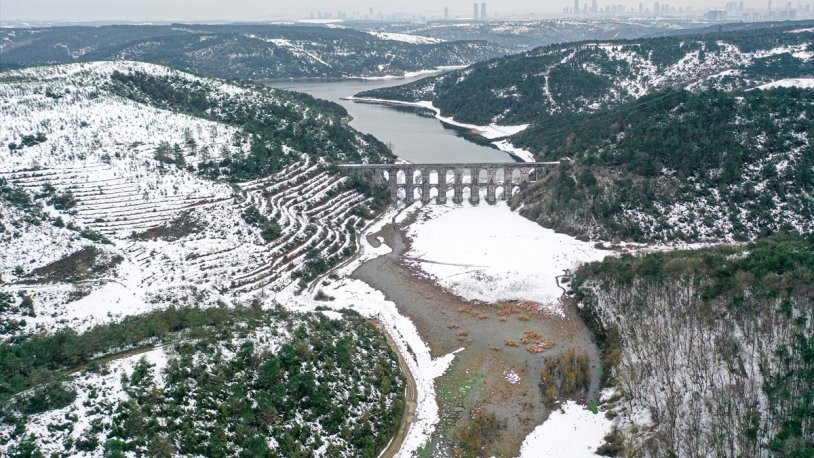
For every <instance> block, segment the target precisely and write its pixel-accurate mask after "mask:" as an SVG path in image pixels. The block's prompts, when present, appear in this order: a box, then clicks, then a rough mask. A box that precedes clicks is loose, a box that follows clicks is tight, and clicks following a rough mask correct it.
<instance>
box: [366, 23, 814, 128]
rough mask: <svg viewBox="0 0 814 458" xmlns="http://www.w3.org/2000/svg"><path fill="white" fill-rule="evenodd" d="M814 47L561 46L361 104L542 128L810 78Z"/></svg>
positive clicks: (807, 40)
mask: <svg viewBox="0 0 814 458" xmlns="http://www.w3.org/2000/svg"><path fill="white" fill-rule="evenodd" d="M778 29H779V30H778ZM791 32H796V33H791ZM813 46H814V33H812V32H810V31H808V30H807V29H800V26H799V25H794V26H785V27H784V28H780V27H773V28H770V29H757V30H750V31H745V32H731V33H722V34H715V35H712V34H704V35H692V36H686V37H669V38H650V39H638V40H626V41H625V40H619V41H607V42H605V41H600V42H596V41H588V42H579V43H571V44H566V45H561V44H557V45H550V46H546V47H542V48H537V49H535V50H532V51H528V52H525V53H522V54H517V55H511V56H507V57H503V58H499V59H494V60H491V61H487V62H481V63H478V64H475V65H472V66H470V67H468V68H466V69H463V70H457V71H453V72H449V73H446V74H443V75H439V76H434V77H429V78H425V79H423V80H420V81H416V82H414V83H411V84H408V85H404V86H397V87H390V88H382V89H377V90H373V91H368V92H365V93H362V94H360V95H362V96H366V97H374V98H379V99H391V100H402V101H411V102H418V101H429V102H432V103H433V104H434V106H436V107H438V108H439V109H440V110H441V113H442V114H443V115H444V116H448V117H453V118H455V119H456V120H458V121H460V122H467V123H474V124H480V125H483V124H489V123H502V124H524V123H534V122H535V121H537V120H539V118H540V117H544V116H545V115H551V114H556V113H569V112H583V111H588V112H594V111H598V110H601V109H605V108H608V107H613V106H616V105H618V104H620V103H622V102H625V101H630V100H634V99H636V98H639V97H641V96H643V95H645V94H648V93H651V92H653V91H656V90H659V89H665V88H670V87H689V88H692V89H696V90H697V89H704V88H720V89H732V88H743V87H755V86H757V85H760V84H765V83H768V82H771V81H774V80H777V79H781V78H788V77H795V76H806V75H810V74H811V72H812V71H814V58H813V57H812V56H814V54H812V52H813V51H812V49H814V48H812V47H813Z"/></svg>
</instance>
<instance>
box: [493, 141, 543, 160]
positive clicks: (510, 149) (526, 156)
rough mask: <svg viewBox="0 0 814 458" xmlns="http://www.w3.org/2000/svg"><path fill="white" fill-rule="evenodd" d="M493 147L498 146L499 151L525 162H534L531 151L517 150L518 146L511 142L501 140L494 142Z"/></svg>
mask: <svg viewBox="0 0 814 458" xmlns="http://www.w3.org/2000/svg"><path fill="white" fill-rule="evenodd" d="M492 144H493V145H495V146H497V149H499V150H500V151H504V152H506V153H509V154H511V155H512V156H515V157H517V158H519V159H521V160H522V161H523V162H534V161H535V159H534V154H532V152H531V151H529V150H527V149H523V148H517V147H516V146H514V145H512V142H510V141H509V140H499V141H496V142H492Z"/></svg>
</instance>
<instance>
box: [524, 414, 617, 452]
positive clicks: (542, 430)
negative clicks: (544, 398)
mask: <svg viewBox="0 0 814 458" xmlns="http://www.w3.org/2000/svg"><path fill="white" fill-rule="evenodd" d="M611 427H612V422H611V421H610V420H608V419H607V418H605V415H604V413H601V412H600V413H593V412H591V411H590V410H588V409H586V408H585V407H583V406H581V405H579V404H577V403H576V402H574V401H568V402H566V403H565V404H563V405H562V408H561V409H560V410H556V411H554V412H551V415H550V416H549V417H548V420H546V421H545V422H544V423H543V424H542V425H540V426H538V427H536V428H534V431H532V433H531V434H529V435H528V436H527V437H526V440H524V441H523V445H522V446H521V447H520V458H532V457H542V456H556V457H563V458H564V457H583V456H596V454H595V453H594V450H596V449H597V447H599V446H600V445H602V443H603V442H604V438H605V435H607V434H608V433H609V432H610V430H611Z"/></svg>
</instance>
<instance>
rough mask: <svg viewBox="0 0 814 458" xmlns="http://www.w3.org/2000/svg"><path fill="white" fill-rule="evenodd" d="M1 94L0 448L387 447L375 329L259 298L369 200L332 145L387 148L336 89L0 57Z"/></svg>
mask: <svg viewBox="0 0 814 458" xmlns="http://www.w3.org/2000/svg"><path fill="white" fill-rule="evenodd" d="M0 94H1V95H0V100H2V105H0V143H1V144H2V148H0V246H2V247H3V254H2V255H0V405H2V407H0V455H3V456H39V455H38V453H43V454H50V453H71V454H83V453H84V454H89V455H103V454H104V455H116V456H119V455H121V454H122V453H128V452H129V453H136V454H148V455H161V456H167V455H172V454H175V453H180V454H184V455H224V454H237V453H238V452H239V451H244V452H245V451H247V450H250V451H251V452H250V453H251V454H253V456H254V455H256V456H265V455H272V456H273V455H275V454H277V455H283V456H291V455H293V454H296V453H308V451H314V450H328V451H329V452H330V454H331V455H333V456H376V455H377V454H378V453H379V452H380V451H381V450H382V449H383V448H384V447H385V446H386V443H387V441H388V440H389V438H390V437H391V435H392V434H393V433H394V431H395V429H396V428H397V427H398V424H399V422H400V420H401V416H402V411H403V406H404V384H405V380H404V378H403V377H402V375H401V373H400V369H399V362H398V358H397V356H396V354H395V353H394V352H393V350H392V349H391V348H390V346H389V344H388V343H387V341H386V340H385V337H384V336H383V335H382V334H381V332H380V331H378V330H377V329H376V328H375V327H374V326H373V325H372V324H371V323H368V322H367V321H365V320H364V319H362V318H361V317H359V316H357V315H355V314H352V313H337V312H325V313H315V312H308V313H304V314H293V313H291V312H289V311H287V310H285V309H283V308H282V307H279V306H280V304H283V305H286V304H287V303H288V302H289V301H290V297H291V295H292V294H293V293H294V292H296V291H297V290H299V289H300V288H302V287H303V286H304V285H305V284H306V283H308V282H310V281H312V280H313V279H315V278H316V277H318V276H319V275H321V274H322V273H325V272H326V271H327V270H328V269H329V268H330V267H332V266H334V265H336V264H337V263H339V262H341V261H342V260H343V259H345V258H347V257H349V256H351V255H352V254H353V253H355V252H356V248H357V234H358V232H359V230H360V229H361V228H363V227H364V226H365V225H366V224H367V222H368V221H369V220H370V219H371V218H373V217H374V216H375V215H377V214H378V212H379V211H381V209H382V208H383V204H384V202H385V201H384V200H382V196H381V195H379V194H378V193H377V192H376V191H374V190H371V189H370V188H369V187H367V186H364V185H363V183H361V182H357V181H356V180H354V179H351V178H348V177H345V176H341V175H339V174H338V173H337V172H335V171H334V169H333V167H332V166H331V161H332V160H337V159H343V160H359V161H371V160H376V161H380V160H389V159H390V153H389V152H388V151H387V149H386V148H384V147H383V146H382V145H381V144H380V143H378V142H377V141H375V139H372V138H371V137H368V136H364V135H362V134H360V133H358V132H356V131H354V130H353V129H351V128H349V127H348V126H347V125H346V124H345V123H344V122H343V119H342V118H343V116H344V114H345V113H344V110H342V109H341V108H339V107H337V106H335V105H332V104H328V103H326V102H317V101H314V100H313V99H310V98H308V97H306V96H302V95H297V94H288V93H285V92H280V91H273V90H269V89H265V88H255V87H253V86H251V85H242V86H239V85H233V84H227V83H224V82H222V81H217V80H212V79H207V78H199V77H195V76H192V75H189V74H185V73H181V72H178V71H174V70H170V69H167V68H165V67H159V66H155V65H151V64H143V63H134V62H119V63H108V62H102V63H89V64H70V65H64V66H55V67H45V68H34V69H25V70H19V71H12V72H6V73H3V74H2V75H1V76H0ZM181 392H186V393H187V394H186V395H183V396H180V397H179V395H180V393H181ZM247 393H250V395H247ZM215 405H217V406H219V407H218V408H217V409H214V408H210V406H215ZM190 406H194V407H195V408H190ZM227 406H228V407H227ZM181 412H183V413H182V414H181ZM179 414H180V416H179ZM360 419H364V421H360ZM204 423H205V424H206V425H207V426H206V427H202V426H201V425H203V424H204ZM192 424H195V425H196V428H195V429H196V432H195V433H190V425H192ZM326 453H327V452H326Z"/></svg>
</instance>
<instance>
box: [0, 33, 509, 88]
mask: <svg viewBox="0 0 814 458" xmlns="http://www.w3.org/2000/svg"><path fill="white" fill-rule="evenodd" d="M505 53H506V50H505V48H503V47H501V46H499V45H496V44H492V43H487V42H484V41H456V42H444V41H443V40H438V39H433V38H427V37H420V36H415V35H410V34H406V33H396V34H380V35H377V34H369V33H365V32H360V31H356V30H353V29H348V28H335V27H328V26H324V25H260V24H257V25H248V24H236V25H195V24H174V25H167V26H151V25H114V26H105V27H52V28H31V29H28V28H4V29H2V30H0V56H2V58H1V59H0V68H2V67H6V68H14V67H15V66H30V65H42V64H53V63H69V62H86V61H94V60H114V59H115V60H124V59H126V60H139V61H145V62H154V63H161V64H164V65H171V66H173V67H176V68H182V69H186V70H190V71H194V72H195V73H200V74H204V75H209V76H215V77H219V78H228V79H237V78H240V79H270V78H347V77H373V76H379V77H380V76H401V75H404V74H405V73H409V72H418V71H422V70H430V69H434V68H436V67H446V66H460V65H468V64H471V63H473V62H477V61H481V60H485V59H489V58H492V57H497V56H502V55H504V54H505Z"/></svg>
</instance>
